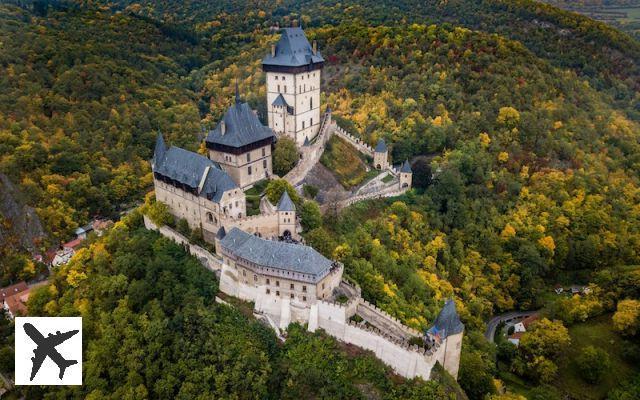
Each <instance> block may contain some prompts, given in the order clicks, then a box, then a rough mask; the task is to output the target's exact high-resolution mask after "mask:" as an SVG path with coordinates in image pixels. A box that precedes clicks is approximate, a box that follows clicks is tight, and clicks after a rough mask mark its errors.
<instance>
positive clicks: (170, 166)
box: [152, 135, 238, 203]
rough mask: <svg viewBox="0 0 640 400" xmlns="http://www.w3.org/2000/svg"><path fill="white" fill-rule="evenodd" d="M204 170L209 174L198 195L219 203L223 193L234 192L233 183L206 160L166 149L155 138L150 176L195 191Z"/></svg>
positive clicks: (171, 148)
mask: <svg viewBox="0 0 640 400" xmlns="http://www.w3.org/2000/svg"><path fill="white" fill-rule="evenodd" d="M207 167H209V170H208V173H207V176H206V179H205V181H204V184H203V185H202V190H201V191H200V193H199V195H200V196H203V197H207V198H208V199H210V200H211V201H214V202H216V203H219V202H220V199H221V198H222V195H223V194H224V192H226V191H227V190H233V189H237V188H238V185H236V183H235V182H234V181H233V179H231V177H230V176H229V175H228V174H227V173H226V172H224V171H223V170H222V169H221V168H220V166H219V165H218V164H217V163H215V162H213V161H211V160H209V159H208V158H207V157H203V156H201V155H200V154H197V153H193V152H191V151H188V150H184V149H181V148H179V147H175V146H171V147H170V148H168V149H167V148H166V146H165V144H164V139H163V138H162V135H158V139H157V141H156V151H155V153H154V155H153V164H152V168H153V172H157V173H159V174H161V175H164V176H166V177H168V178H171V179H173V180H175V181H178V182H180V183H182V184H184V185H187V186H189V187H192V188H198V187H199V186H200V182H201V180H202V176H203V175H204V172H205V171H206V170H207Z"/></svg>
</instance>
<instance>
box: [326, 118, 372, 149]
mask: <svg viewBox="0 0 640 400" xmlns="http://www.w3.org/2000/svg"><path fill="white" fill-rule="evenodd" d="M333 134H334V135H337V136H339V137H340V138H342V139H344V140H346V141H347V142H349V144H351V145H352V146H353V147H355V148H356V149H357V150H358V151H359V152H361V153H364V154H366V155H368V156H371V157H373V156H374V153H375V152H374V150H373V147H371V146H369V145H368V144H367V143H366V142H363V141H362V140H361V139H360V138H357V137H355V136H353V135H351V134H350V133H349V132H347V131H345V130H344V129H342V128H340V127H339V126H338V125H336V127H335V129H334V130H333Z"/></svg>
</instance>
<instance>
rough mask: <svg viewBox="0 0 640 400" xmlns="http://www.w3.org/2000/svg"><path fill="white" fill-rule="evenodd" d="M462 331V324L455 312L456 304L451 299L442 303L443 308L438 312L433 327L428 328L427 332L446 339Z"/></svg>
mask: <svg viewBox="0 0 640 400" xmlns="http://www.w3.org/2000/svg"><path fill="white" fill-rule="evenodd" d="M462 331H464V324H463V323H462V322H461V321H460V316H459V315H458V311H457V310H456V303H455V302H454V301H453V299H449V300H447V301H446V302H445V303H444V307H442V310H440V313H439V314H438V316H437V317H436V320H435V321H434V323H433V326H432V327H431V328H429V330H428V332H430V333H432V334H436V333H437V334H440V335H443V336H444V337H448V336H451V335H455V334H457V333H460V332H462Z"/></svg>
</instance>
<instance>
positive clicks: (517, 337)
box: [509, 332, 524, 340]
mask: <svg viewBox="0 0 640 400" xmlns="http://www.w3.org/2000/svg"><path fill="white" fill-rule="evenodd" d="M523 334H524V332H516V333H514V334H512V335H511V336H509V339H518V340H520V338H521V337H522V335H523Z"/></svg>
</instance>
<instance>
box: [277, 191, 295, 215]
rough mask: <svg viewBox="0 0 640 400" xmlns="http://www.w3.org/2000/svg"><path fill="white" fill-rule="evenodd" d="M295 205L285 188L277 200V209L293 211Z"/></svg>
mask: <svg viewBox="0 0 640 400" xmlns="http://www.w3.org/2000/svg"><path fill="white" fill-rule="evenodd" d="M295 210H296V205H295V204H293V200H291V197H289V192H287V191H286V190H285V191H284V192H283V193H282V196H281V197H280V201H278V211H295Z"/></svg>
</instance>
